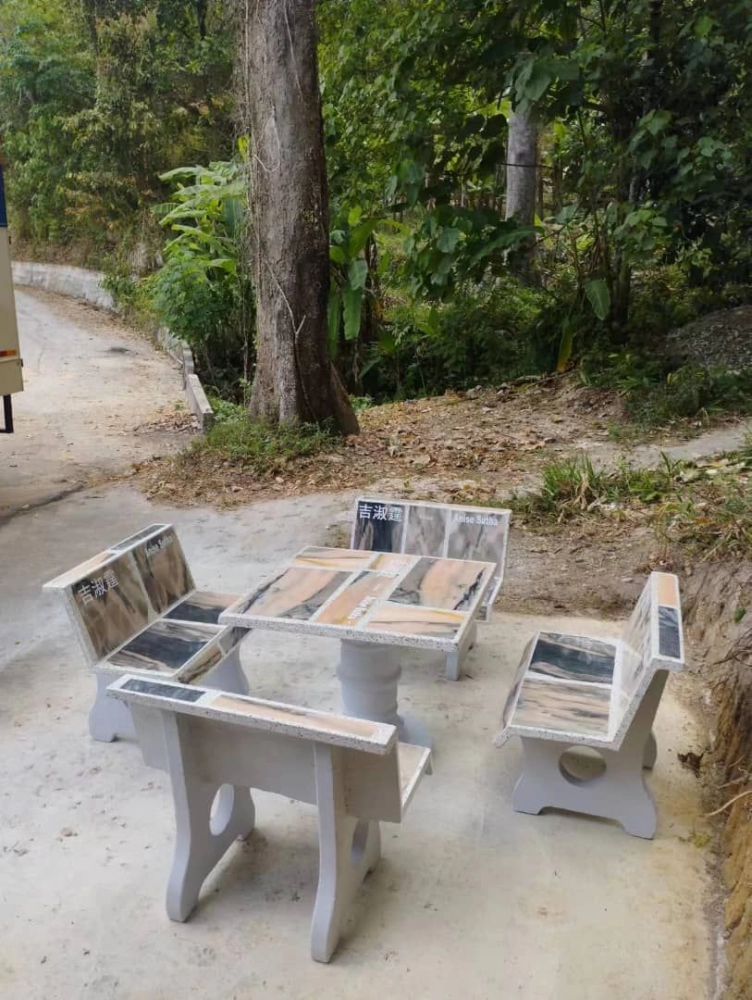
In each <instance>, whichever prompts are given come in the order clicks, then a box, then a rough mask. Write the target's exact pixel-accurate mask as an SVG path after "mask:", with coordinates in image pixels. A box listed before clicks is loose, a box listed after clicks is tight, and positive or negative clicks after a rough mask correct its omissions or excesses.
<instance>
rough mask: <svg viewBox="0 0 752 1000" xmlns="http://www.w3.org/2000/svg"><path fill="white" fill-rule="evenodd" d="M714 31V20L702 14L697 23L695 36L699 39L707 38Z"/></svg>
mask: <svg viewBox="0 0 752 1000" xmlns="http://www.w3.org/2000/svg"><path fill="white" fill-rule="evenodd" d="M712 30H713V18H712V17H708V15H707V14H700V16H699V17H698V18H697V20H696V21H695V35H696V36H697V37H698V38H707V37H708V35H709V34H710V32H711V31H712Z"/></svg>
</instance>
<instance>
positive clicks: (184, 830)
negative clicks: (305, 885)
mask: <svg viewBox="0 0 752 1000" xmlns="http://www.w3.org/2000/svg"><path fill="white" fill-rule="evenodd" d="M109 692H110V694H111V695H112V696H113V697H114V698H117V699H122V700H123V701H125V702H127V703H128V704H129V705H130V708H131V711H132V714H133V718H134V722H135V725H136V729H137V732H138V736H139V744H140V746H141V747H142V750H143V751H144V757H145V759H146V761H147V763H150V764H152V765H154V766H161V767H166V769H167V770H168V771H169V774H170V778H171V781H172V794H173V800H174V806H175V821H176V837H175V851H174V859H173V865H172V871H171V874H170V877H169V881H168V886H167V914H168V916H169V917H170V919H171V920H178V921H183V920H186V919H187V918H188V917H189V915H190V914H191V912H192V911H193V909H194V908H195V906H196V904H197V902H198V898H199V893H200V891H201V886H202V885H203V882H204V880H205V879H206V877H207V876H208V875H209V873H210V872H211V871H212V869H213V868H214V867H215V865H216V864H217V863H218V862H219V860H220V859H221V858H222V857H223V855H224V854H225V853H226V851H227V850H228V848H229V847H230V845H231V844H232V842H233V840H235V839H237V838H238V837H240V838H242V837H245V836H247V835H248V834H249V833H250V831H251V830H252V829H253V827H254V821H255V810H254V804H253V799H252V797H251V792H250V789H253V788H258V789H262V790H263V791H266V792H275V793H277V794H279V795H284V796H286V797H287V798H290V799H296V800H297V801H299V802H307V803H311V804H313V805H315V806H316V807H317V809H318V822H319V882H318V892H317V894H316V903H315V906H314V911H313V923H312V928H311V955H312V957H313V958H314V959H316V960H317V961H319V962H328V961H329V959H330V958H331V956H332V954H333V952H334V950H335V948H336V947H337V942H338V941H339V937H340V931H341V926H342V921H343V919H344V917H345V915H346V911H347V908H348V906H349V904H350V902H351V901H352V899H353V897H354V895H355V893H356V891H357V889H358V887H359V885H360V883H361V882H362V880H363V878H364V877H365V875H366V874H367V872H369V871H371V870H372V869H373V868H374V867H375V865H376V863H377V861H378V859H379V857H380V853H381V842H380V831H379V821H386V822H391V823H399V822H400V821H401V820H402V817H403V816H404V814H405V810H406V809H407V806H408V804H409V802H410V799H411V798H412V795H413V793H414V791H415V789H416V787H417V785H418V782H419V781H420V778H421V777H422V775H423V774H424V772H425V771H426V768H427V766H428V764H429V757H430V753H429V751H428V750H426V749H425V748H424V747H416V746H410V745H409V744H404V743H399V742H398V740H397V731H396V729H395V728H394V726H390V725H387V724H385V723H379V722H369V721H367V720H365V719H353V718H349V717H345V716H341V715H333V714H328V713H325V712H318V711H314V710H312V709H305V708H298V707H294V706H292V705H285V704H280V703H277V702H271V701H264V700H262V699H258V698H250V697H244V696H241V695H234V694H227V693H224V692H218V691H212V690H208V689H204V688H199V687H196V686H195V685H190V686H186V685H181V684H175V683H171V682H166V681H162V680H160V679H151V678H145V677H143V676H135V675H133V676H125V677H122V678H121V679H120V680H118V681H116V682H115V683H114V684H113V685H112V686H111V687H110V689H109ZM213 804H214V808H212V806H213Z"/></svg>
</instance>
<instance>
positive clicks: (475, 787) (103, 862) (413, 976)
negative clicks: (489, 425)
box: [0, 488, 714, 1000]
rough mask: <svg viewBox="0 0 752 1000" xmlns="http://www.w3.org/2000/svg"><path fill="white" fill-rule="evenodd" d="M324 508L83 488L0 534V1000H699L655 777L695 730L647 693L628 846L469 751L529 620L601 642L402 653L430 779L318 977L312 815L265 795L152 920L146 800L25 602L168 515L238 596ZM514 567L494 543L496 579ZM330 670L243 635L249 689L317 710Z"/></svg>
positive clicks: (86, 688)
mask: <svg viewBox="0 0 752 1000" xmlns="http://www.w3.org/2000/svg"><path fill="white" fill-rule="evenodd" d="M347 500H348V498H347V497H343V496H342V495H340V496H331V495H328V496H315V495H314V496H308V497H305V498H302V499H287V500H277V501H269V502H262V503H257V504H255V505H253V506H251V507H244V508H241V509H238V510H235V511H231V512H227V511H225V512H217V511H214V510H210V509H206V508H190V509H181V510H177V509H170V508H166V507H155V506H151V505H150V504H149V503H148V501H147V500H146V499H145V498H144V497H143V496H142V495H141V494H139V493H137V492H136V491H135V490H130V489H123V488H118V489H113V488H108V489H106V490H99V491H91V490H89V491H85V492H82V493H79V494H78V495H76V496H74V497H70V498H68V499H66V500H62V501H60V502H58V503H55V504H53V505H50V506H47V507H44V508H41V509H39V510H36V511H33V512H30V513H28V514H23V515H20V516H17V517H15V518H13V519H11V520H10V521H8V522H7V523H6V524H5V525H4V526H2V527H0V555H1V558H2V566H3V573H2V575H0V615H1V618H0V777H1V778H2V780H1V781H0V941H2V948H1V949H0V996H2V997H3V1000H37V998H38V1000H42V998H44V1000H79V998H87V1000H88V998H91V1000H110V998H112V1000H174V998H176V997H197V998H202V1000H203V998H206V1000H209V998H212V1000H213V998H215V997H219V998H223V1000H224V998H227V1000H229V998H233V997H237V998H238V1000H240V998H243V1000H246V998H255V997H290V998H296V1000H297V998H300V1000H303V998H314V997H315V998H319V997H332V998H351V997H359V998H363V1000H369V998H374V1000H375V998H379V1000H381V998H383V997H384V996H389V995H391V996H393V997H397V998H401V997H406V998H407V997H410V998H423V997H425V998H432V1000H433V998H438V997H441V998H450V1000H453V998H457V1000H486V998H494V1000H497V998H501V1000H506V998H522V1000H549V998H550V1000H606V998H608V1000H633V998H637V997H639V998H640V1000H705V998H708V997H710V996H711V995H712V992H711V991H712V984H711V978H712V966H713V956H712V954H711V948H710V942H711V941H712V939H713V933H714V932H713V930H712V928H711V927H710V926H709V924H707V923H706V920H705V916H704V905H705V902H706V898H707V891H708V886H707V879H706V874H705V872H706V864H705V862H706V857H705V851H704V850H703V848H702V846H701V845H702V844H703V843H704V841H705V838H704V827H703V823H702V820H701V819H700V814H701V811H702V807H701V804H700V801H699V786H698V782H697V781H696V779H695V778H694V777H693V776H692V775H691V774H690V772H689V771H687V770H686V769H683V768H681V767H680V766H679V764H678V763H677V759H676V753H677V751H686V750H687V749H696V748H697V741H698V739H699V735H698V732H697V729H696V727H695V724H694V722H693V720H692V719H691V717H690V716H689V715H688V713H687V712H686V710H685V709H684V708H683V707H682V705H681V704H680V703H679V702H678V701H677V700H676V695H675V686H674V685H673V684H672V683H670V684H669V690H668V694H667V697H666V698H664V701H663V704H662V706H661V710H660V712H659V716H658V720H657V735H658V740H659V748H660V749H659V758H658V764H657V766H656V769H655V772H654V774H653V775H652V776H651V777H650V779H649V781H650V785H651V787H652V789H653V792H654V794H655V797H656V800H657V803H658V809H659V817H660V818H659V828H658V833H657V836H656V839H655V840H654V841H653V842H645V841H641V840H637V839H635V838H632V837H629V836H627V835H626V834H624V833H623V832H622V831H621V830H620V829H619V828H618V827H617V826H615V825H613V824H611V823H606V822H598V821H593V820H589V819H586V818H582V817H574V816H570V815H566V814H560V813H550V814H544V815H542V816H539V817H530V816H524V815H519V814H516V813H514V812H513V811H512V809H511V807H510V796H511V791H512V788H513V785H514V781H515V779H516V776H517V774H518V771H519V766H520V752H519V748H518V747H517V745H516V744H515V743H512V744H510V745H508V746H507V747H505V748H504V750H501V751H499V750H496V749H494V747H493V746H492V743H491V741H492V738H493V736H494V734H495V732H496V731H497V728H498V724H499V717H500V713H501V708H502V705H503V701H504V698H505V694H506V691H507V689H508V687H509V685H510V682H511V679H512V675H513V672H514V668H515V664H516V662H517V659H518V657H519V655H520V653H521V649H522V646H523V644H524V642H525V640H526V638H527V637H528V636H529V635H530V633H531V632H532V631H533V630H534V629H536V628H538V627H540V626H542V625H543V624H545V626H546V627H549V628H552V627H553V628H564V627H567V628H580V627H584V628H587V629H588V630H592V629H595V628H604V626H596V625H595V624H594V623H591V622H581V621H577V622H574V621H572V620H564V619H561V618H546V619H543V618H541V617H533V616H525V615H522V614H519V613H517V612H514V613H504V612H502V613H500V614H497V615H496V616H495V618H494V621H493V622H492V624H491V625H490V626H484V627H483V630H482V633H481V636H480V642H479V644H478V646H477V648H476V650H474V651H473V653H472V654H471V658H470V660H469V662H468V667H467V669H468V672H469V674H470V676H469V677H467V678H465V679H463V680H462V681H461V682H460V683H458V684H452V683H450V682H447V681H445V680H444V678H443V673H442V669H441V665H440V664H439V663H438V662H437V661H436V660H433V659H431V658H423V657H420V656H418V655H417V654H414V653H410V654H408V655H407V656H406V657H405V676H404V679H403V685H402V688H401V693H402V705H403V707H404V708H405V709H409V710H411V711H413V712H415V713H416V714H418V715H420V717H421V718H422V719H423V721H424V722H425V723H426V724H427V725H428V726H429V728H430V730H431V732H432V734H433V736H434V739H435V745H436V752H435V762H434V763H435V767H434V774H433V775H432V776H430V777H428V778H426V779H425V780H424V781H423V783H422V785H421V787H420V788H419V789H418V792H417V794H416V797H415V800H414V802H413V804H412V807H411V809H410V812H409V814H408V816H407V818H406V820H405V822H404V823H403V824H402V826H385V827H384V835H383V854H384V856H383V859H382V861H381V863H380V865H379V867H378V869H377V870H376V872H374V874H373V875H372V876H371V877H370V878H369V879H368V880H367V882H366V883H365V885H364V887H363V889H362V890H361V893H360V896H359V899H358V901H357V905H356V906H355V907H354V910H353V914H352V920H351V923H350V926H349V928H348V932H347V935H346V937H345V940H344V942H343V944H342V946H341V948H340V950H339V952H338V953H337V955H336V957H335V960H334V962H333V963H332V964H331V965H330V966H320V965H317V964H315V963H313V962H312V961H311V960H310V958H309V954H308V932H309V923H310V917H311V913H312V907H313V899H314V893H315V888H316V879H317V844H316V818H315V811H314V810H313V809H312V808H311V807H309V806H303V805H300V804H298V803H295V802H291V801H288V800H286V799H281V798H278V797H275V796H271V795H266V794H264V795H258V796H257V804H258V825H257V829H256V831H254V833H253V834H252V835H251V837H250V839H249V841H248V842H247V843H245V844H238V845H237V846H235V847H234V848H233V849H232V850H231V851H230V852H229V854H228V855H227V856H226V858H225V859H224V861H223V862H222V864H221V865H220V866H219V868H218V869H217V870H216V872H215V873H214V874H213V876H212V877H210V879H209V880H208V882H207V884H206V885H205V888H204V893H203V896H202V902H201V904H200V906H199V908H198V910H197V911H196V913H195V914H194V916H193V917H192V918H191V920H190V921H189V922H188V923H187V924H184V925H180V924H174V923H171V922H170V921H169V920H168V919H167V917H166V915H165V912H164V900H163V895H164V890H165V886H166V879H167V873H168V868H169V864H170V854H171V839H172V824H173V820H172V812H171V801H170V793H169V785H168V781H167V779H166V776H165V775H164V774H162V773H160V772H157V771H151V770H149V769H147V768H146V766H145V765H144V764H143V762H142V760H141V758H140V755H139V753H138V750H137V748H136V747H135V746H134V745H133V744H129V743H127V742H123V743H116V744H112V745H104V744H97V743H93V742H92V741H91V740H90V738H89V736H88V733H87V731H86V713H87V710H88V707H89V701H90V698H91V695H92V691H93V682H92V679H91V677H90V676H89V675H88V674H87V672H86V670H85V669H84V667H83V661H82V658H81V655H80V652H79V650H78V648H77V646H76V644H75V640H74V637H73V635H72V632H71V628H70V626H69V624H68V622H67V619H66V617H65V615H64V612H63V610H62V608H61V607H58V605H57V603H56V602H55V599H54V595H45V594H42V592H41V590H40V586H41V584H42V583H43V582H44V581H45V580H46V579H49V578H50V577H51V576H53V575H55V574H56V573H57V572H59V571H61V570H63V569H65V568H68V567H70V566H71V565H73V564H74V563H76V562H78V561H79V560H80V559H82V558H84V557H85V556H87V555H90V554H91V553H93V552H96V551H98V550H99V549H100V548H102V547H103V546H104V545H105V544H106V543H111V542H113V541H114V540H115V539H118V538H121V537H123V536H125V535H127V534H129V533H130V532H132V531H134V530H136V529H137V528H140V527H142V526H143V525H144V524H146V523H149V522H150V521H154V520H169V521H173V522H174V523H175V524H176V525H177V526H178V529H179V531H180V534H181V538H182V539H183V544H184V547H185V549H186V552H187V554H188V557H189V559H190V560H191V563H192V565H193V567H194V573H195V576H196V578H197V582H198V584H199V586H203V587H212V588H216V589H220V590H224V589H232V590H242V589H245V588H247V587H249V586H251V585H252V584H254V583H255V582H257V581H259V580H260V579H262V578H263V577H264V576H266V575H268V574H269V573H270V572H271V570H273V568H274V567H275V566H276V565H277V564H278V562H279V561H280V560H282V559H284V558H286V557H288V556H290V555H292V554H293V553H294V552H295V551H296V550H297V549H298V548H299V547H300V546H301V545H303V544H306V543H315V542H319V541H325V540H327V539H328V537H329V534H330V532H329V530H328V529H327V526H328V525H330V524H332V523H333V522H335V521H336V520H337V518H338V516H339V515H340V513H341V511H342V510H343V508H344V507H346V505H347ZM524 572H525V564H524V563H521V562H520V561H519V559H518V557H517V555H516V553H515V549H514V546H512V547H511V551H510V561H509V565H508V573H507V577H508V580H509V581H513V580H514V579H515V578H517V577H519V576H520V575H521V574H524ZM615 628H616V626H615V625H610V626H605V629H606V631H613V630H614V629H615ZM336 656H337V649H336V643H334V642H331V641H329V640H323V639H322V640H316V641H315V642H312V641H310V640H309V641H308V642H302V641H300V640H291V638H290V637H284V636H281V635H275V634H273V633H266V634H264V633H260V632H256V633H253V634H252V635H251V636H250V637H249V639H248V640H247V642H246V644H245V647H244V654H243V662H244V665H245V668H246V671H247V673H248V676H249V678H250V680H251V684H252V687H253V689H254V691H255V692H256V693H258V694H260V695H265V696H273V697H277V698H282V699H289V700H292V701H296V702H298V703H302V704H306V705H313V706H317V707H321V708H331V707H335V706H336V705H337V703H338V687H337V681H336V677H335V673H334V670H335V665H336Z"/></svg>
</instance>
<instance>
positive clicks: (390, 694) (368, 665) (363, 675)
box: [337, 639, 431, 748]
mask: <svg viewBox="0 0 752 1000" xmlns="http://www.w3.org/2000/svg"><path fill="white" fill-rule="evenodd" d="M401 674H402V667H401V666H400V662H399V653H398V651H397V650H395V649H392V648H390V647H389V646H380V645H376V644H375V643H371V642H357V641H353V640H352V639H343V640H342V642H341V646H340V660H339V667H338V668H337V676H338V677H339V681H340V685H341V687H342V705H343V709H344V712H345V715H350V716H353V717H354V718H358V719H371V720H373V721H374V722H388V723H389V724H390V725H392V726H396V727H397V732H398V733H399V738H400V740H401V741H402V742H403V743H414V744H416V745H419V746H424V747H429V748H430V747H431V738H430V736H429V735H428V731H427V730H426V728H425V727H424V726H423V725H422V724H421V723H420V722H419V721H418V720H417V719H415V718H414V717H412V716H409V715H405V716H402V715H400V714H399V712H398V711H397V698H398V689H399V679H400V675H401Z"/></svg>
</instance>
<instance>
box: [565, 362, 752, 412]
mask: <svg viewBox="0 0 752 1000" xmlns="http://www.w3.org/2000/svg"><path fill="white" fill-rule="evenodd" d="M582 376H583V379H584V381H585V382H586V383H588V384H590V385H598V386H602V387H604V388H609V389H615V390H616V391H618V392H620V393H622V394H623V395H624V399H625V406H626V412H627V416H628V417H629V418H630V420H632V421H633V422H634V423H635V424H636V425H637V426H638V427H639V428H642V429H643V430H650V429H653V428H661V427H666V426H668V425H670V424H674V423H677V422H682V421H695V422H698V421H699V422H701V423H707V422H708V421H710V420H711V419H712V418H713V417H716V416H718V415H720V414H726V413H734V414H738V415H742V416H743V415H747V414H750V413H752V369H742V370H741V371H734V370H731V369H728V368H725V367H722V366H711V367H704V366H702V365H698V364H685V365H682V366H680V367H678V368H677V367H674V368H670V367H669V366H668V365H667V363H666V362H665V361H663V360H661V359H659V358H657V357H655V356H651V355H649V354H645V353H639V352H632V351H622V352H618V353H616V354H610V355H608V356H604V355H603V354H600V355H597V354H596V355H591V356H590V357H588V358H586V359H585V361H584V362H583V367H582Z"/></svg>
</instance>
